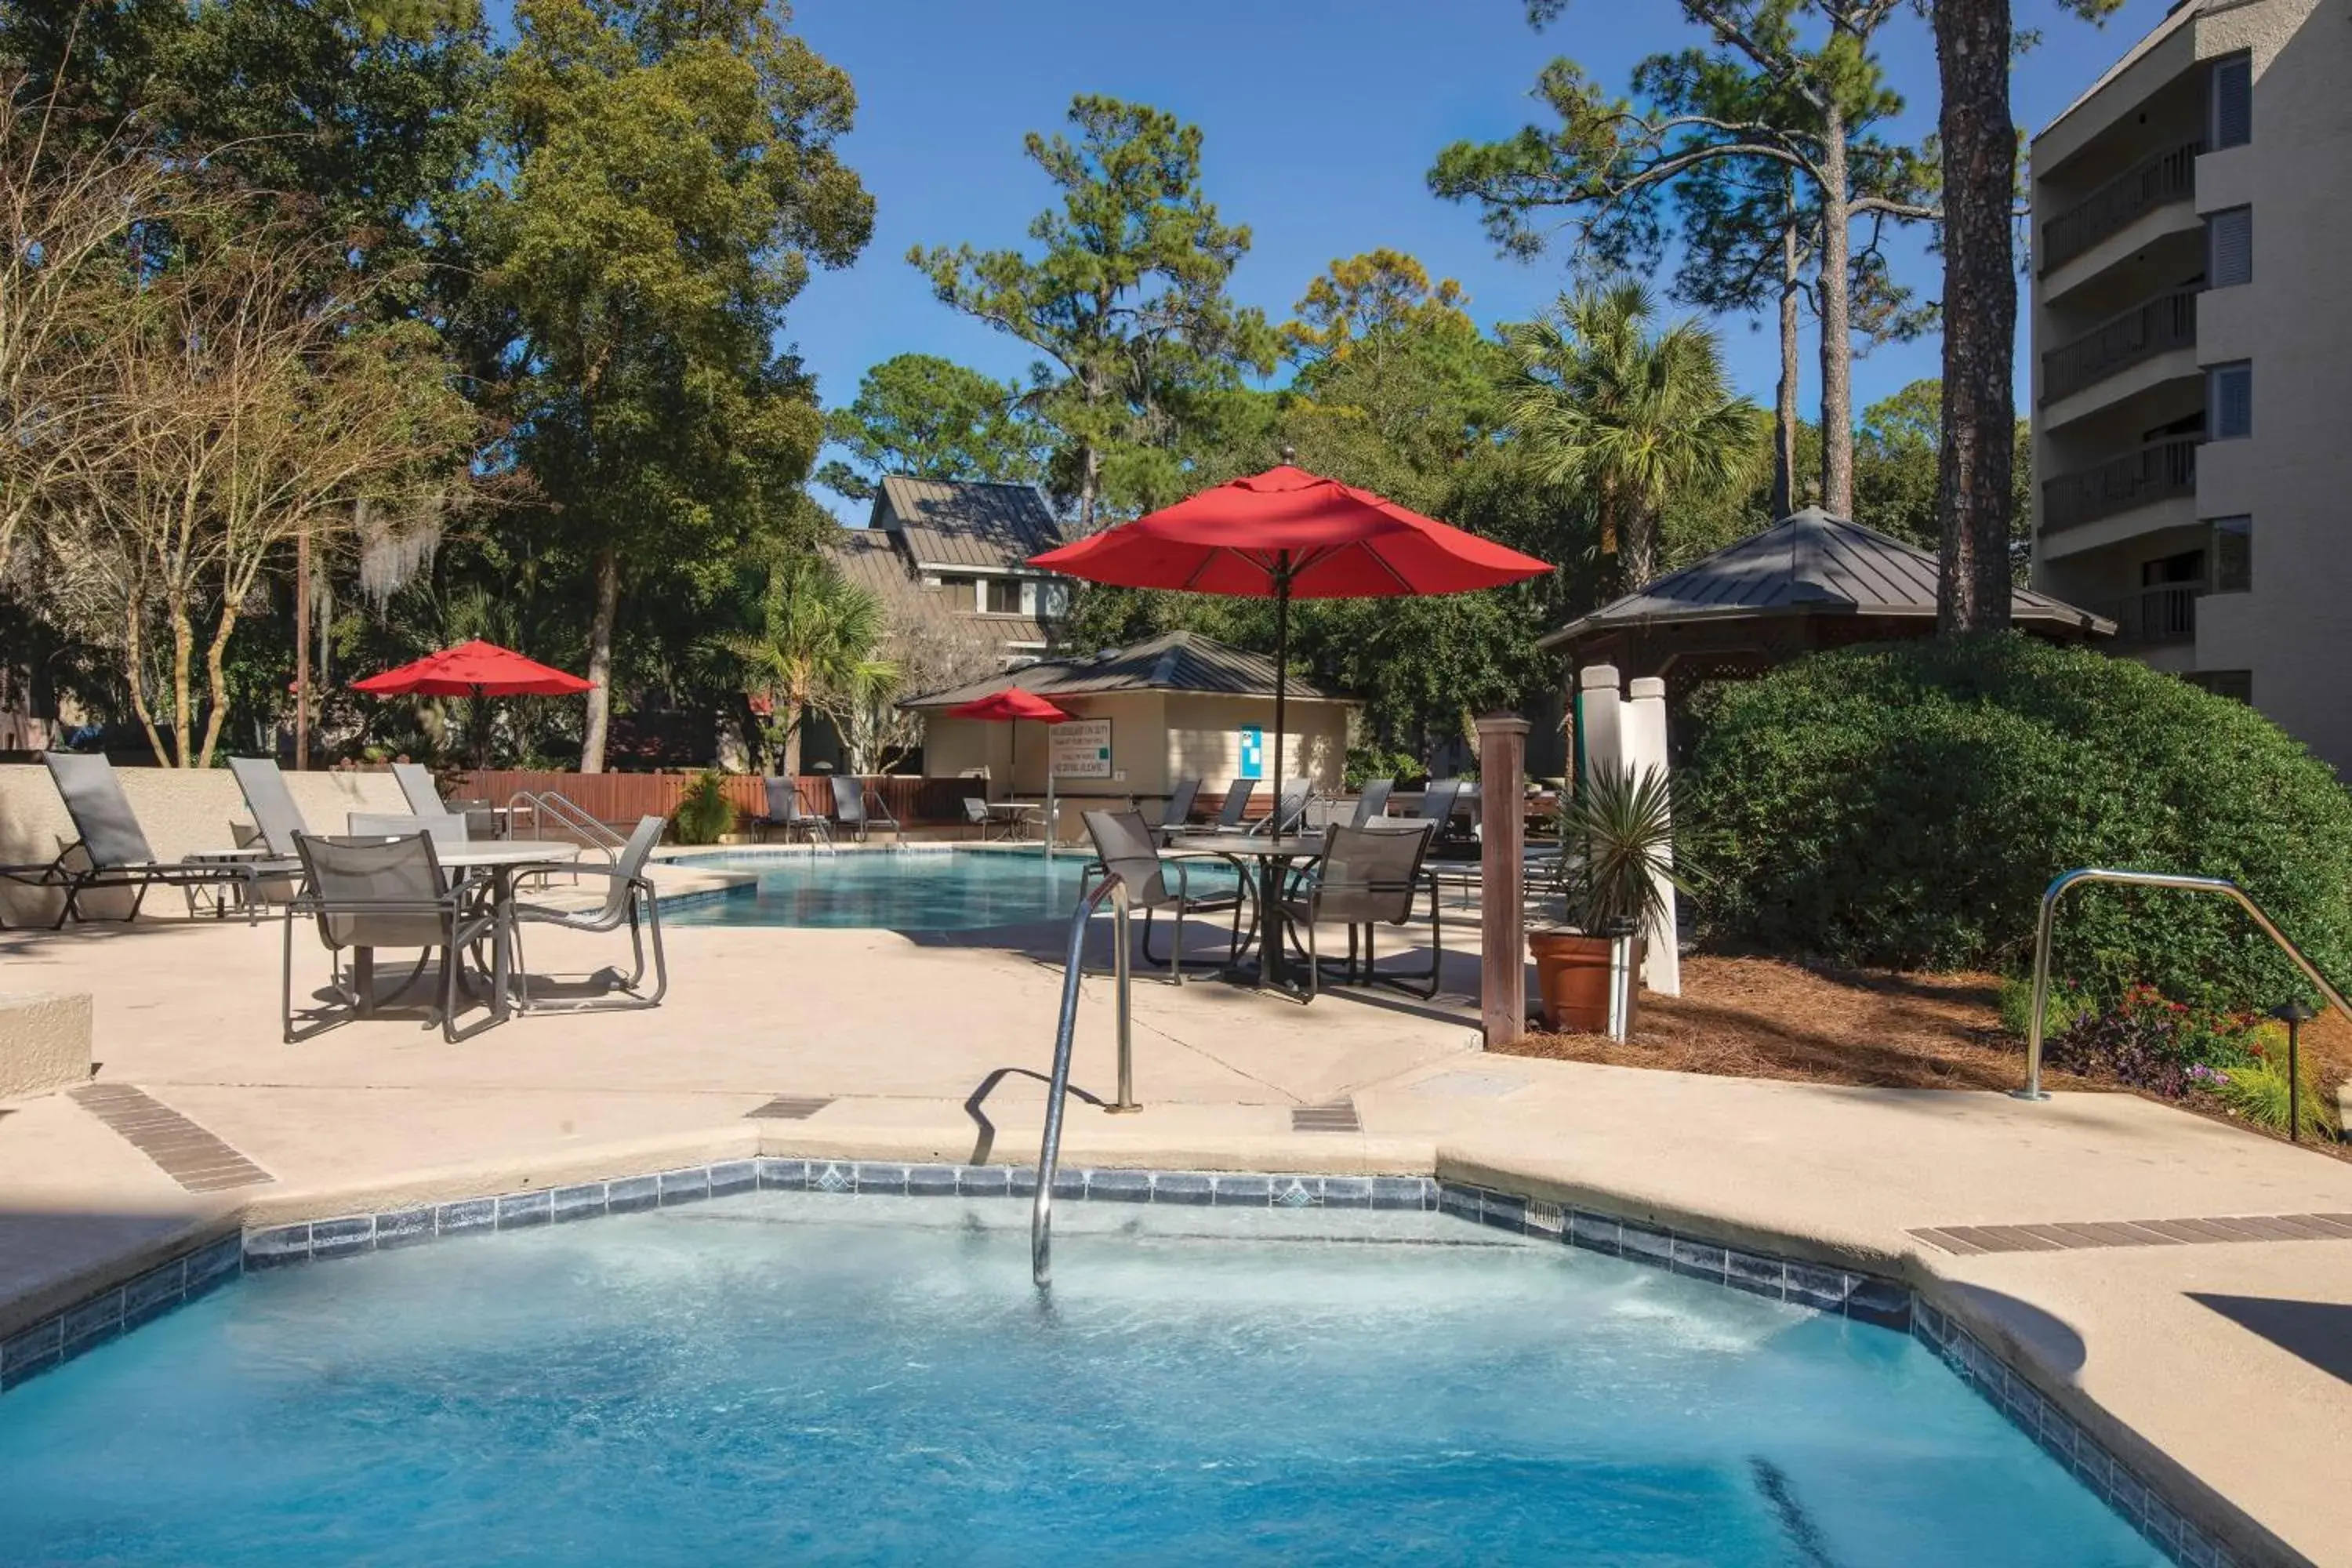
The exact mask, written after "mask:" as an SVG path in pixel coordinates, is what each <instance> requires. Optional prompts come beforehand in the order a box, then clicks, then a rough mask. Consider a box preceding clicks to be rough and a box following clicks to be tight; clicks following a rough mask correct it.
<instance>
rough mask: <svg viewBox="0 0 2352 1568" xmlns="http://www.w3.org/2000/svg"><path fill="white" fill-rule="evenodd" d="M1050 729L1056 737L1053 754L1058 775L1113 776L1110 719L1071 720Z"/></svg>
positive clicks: (1103, 777)
mask: <svg viewBox="0 0 2352 1568" xmlns="http://www.w3.org/2000/svg"><path fill="white" fill-rule="evenodd" d="M1048 732H1049V733H1050V734H1052V736H1053V737H1054V741H1053V747H1052V750H1051V752H1050V755H1051V757H1052V767H1053V770H1054V776H1055V778H1057V779H1107V778H1108V777H1110V721H1109V720H1108V719H1072V720H1070V721H1068V722H1066V723H1062V724H1056V725H1055V726H1054V728H1053V729H1052V730H1051V731H1048Z"/></svg>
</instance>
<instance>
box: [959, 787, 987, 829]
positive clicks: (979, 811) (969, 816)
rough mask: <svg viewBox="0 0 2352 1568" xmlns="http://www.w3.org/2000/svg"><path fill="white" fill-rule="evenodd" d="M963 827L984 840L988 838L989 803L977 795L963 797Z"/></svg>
mask: <svg viewBox="0 0 2352 1568" xmlns="http://www.w3.org/2000/svg"><path fill="white" fill-rule="evenodd" d="M963 825H964V826H966V827H969V828H971V830H972V831H973V832H974V833H976V834H978V835H979V836H980V837H982V838H983V839H984V838H986V837H988V802H986V801H984V800H982V799H981V798H980V796H978V795H966V796H964V797H963Z"/></svg>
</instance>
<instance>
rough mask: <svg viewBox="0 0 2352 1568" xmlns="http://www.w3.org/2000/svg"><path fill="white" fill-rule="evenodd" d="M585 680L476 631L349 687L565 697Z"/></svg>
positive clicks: (382, 692)
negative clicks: (470, 638) (465, 639)
mask: <svg viewBox="0 0 2352 1568" xmlns="http://www.w3.org/2000/svg"><path fill="white" fill-rule="evenodd" d="M588 686H589V683H588V682H587V681H585V680H583V679H580V677H578V676H576V675H570V674H567V673H565V672H564V671H562V670H560V669H555V668H551V667H549V666H547V665H544V664H541V663H540V662H539V661H538V660H537V659H533V658H524V657H523V656H522V655H520V654H519V653H517V652H515V651H514V650H513V649H512V648H506V647H499V645H498V644H496V643H494V642H484V641H482V639H481V638H479V637H476V638H475V639H474V640H473V641H471V642H462V643H459V644H458V645H457V647H445V648H443V649H442V650H441V651H440V652H439V653H428V654H426V655H425V657H424V658H419V659H413V660H411V661H410V662H408V663H406V664H404V665H401V666H399V667H398V668H394V669H387V670H385V671H384V672H383V674H381V675H371V676H369V677H368V678H367V679H365V680H354V681H352V690H354V691H365V692H369V693H371V694H373V695H374V696H377V697H406V696H416V697H477V698H479V697H570V696H574V695H577V694H578V693H580V692H583V691H585V690H587V689H588ZM487 744H488V742H487V737H486V738H485V740H484V742H483V745H482V747H480V748H478V749H477V752H476V761H477V762H478V763H481V762H486V761H487V760H488V753H487Z"/></svg>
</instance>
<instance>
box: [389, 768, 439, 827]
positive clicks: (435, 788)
mask: <svg viewBox="0 0 2352 1568" xmlns="http://www.w3.org/2000/svg"><path fill="white" fill-rule="evenodd" d="M392 776H393V777H394V779H395V780H397V781H398V782H399V784H400V794H401V798H402V799H404V800H405V801H407V802H408V809H409V810H411V811H413V812H415V814H416V815H417V816H447V815H449V808H448V806H446V805H444V804H442V800H441V786H440V785H438V784H435V783H434V782H433V770H432V769H431V768H428V767H426V766H425V764H424V763H393V764H392Z"/></svg>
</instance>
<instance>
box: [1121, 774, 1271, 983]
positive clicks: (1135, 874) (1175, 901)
mask: <svg viewBox="0 0 2352 1568" xmlns="http://www.w3.org/2000/svg"><path fill="white" fill-rule="evenodd" d="M1086 823H1087V837H1089V838H1091V839H1093V840H1094V845H1095V860H1094V863H1093V864H1092V865H1090V866H1088V867H1087V870H1086V877H1085V879H1084V880H1085V881H1092V880H1093V879H1095V878H1097V877H1100V876H1104V875H1107V874H1111V875H1116V876H1118V878H1119V879H1120V880H1122V881H1124V882H1125V883H1126V884H1127V907H1128V908H1129V910H1142V911H1143V961H1144V962H1145V963H1158V964H1162V965H1163V966H1164V967H1165V968H1166V969H1167V970H1168V972H1169V974H1170V976H1171V979H1172V980H1173V982H1174V983H1175V984H1178V985H1181V984H1184V918H1185V917H1186V916H1187V915H1207V914H1223V913H1225V912H1226V911H1227V910H1231V911H1232V912H1233V917H1234V923H1233V931H1232V934H1231V937H1230V938H1229V940H1228V941H1227V942H1226V946H1225V963H1227V964H1232V963H1236V962H1238V961H1239V959H1240V957H1241V953H1242V949H1243V948H1244V947H1245V946H1247V945H1248V942H1249V938H1248V936H1246V935H1244V933H1243V931H1242V911H1243V910H1244V909H1248V910H1250V912H1251V917H1252V918H1251V921H1250V925H1251V934H1255V931H1256V924H1257V922H1256V918H1255V916H1256V910H1255V905H1254V901H1253V900H1251V898H1250V897H1249V879H1248V876H1247V874H1246V873H1245V872H1244V871H1243V869H1242V866H1241V862H1239V861H1238V860H1234V859H1233V858H1230V857H1227V856H1223V855H1219V856H1215V857H1208V856H1183V855H1179V856H1175V857H1172V858H1168V859H1162V858H1160V840H1159V837H1158V836H1157V835H1155V834H1154V833H1153V831H1152V828H1151V825H1150V823H1148V822H1146V821H1144V820H1143V814H1142V813H1141V812H1139V811H1089V812H1087V814H1086ZM1206 858H1215V859H1219V860H1223V861H1224V862H1225V863H1226V864H1227V865H1229V866H1231V867H1232V868H1233V869H1234V887H1233V890H1232V891H1231V892H1223V891H1218V892H1207V893H1202V894H1195V893H1194V892H1193V891H1192V871H1193V866H1194V864H1195V863H1196V862H1197V861H1198V860H1201V859H1206ZM1171 876H1172V878H1173V879H1174V881H1175V884H1176V885H1175V887H1174V888H1173V889H1171V888H1170V887H1169V885H1168V884H1169V881H1170V879H1171ZM1159 910H1171V912H1172V913H1173V915H1174V917H1175V921H1176V935H1175V938H1174V940H1173V941H1171V942H1170V943H1169V945H1168V956H1167V958H1166V959H1164V960H1163V959H1160V958H1159V957H1157V956H1155V955H1154V954H1153V953H1152V951H1151V918H1152V916H1153V915H1154V914H1155V913H1156V912H1157V911H1159Z"/></svg>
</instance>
